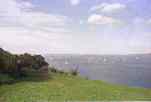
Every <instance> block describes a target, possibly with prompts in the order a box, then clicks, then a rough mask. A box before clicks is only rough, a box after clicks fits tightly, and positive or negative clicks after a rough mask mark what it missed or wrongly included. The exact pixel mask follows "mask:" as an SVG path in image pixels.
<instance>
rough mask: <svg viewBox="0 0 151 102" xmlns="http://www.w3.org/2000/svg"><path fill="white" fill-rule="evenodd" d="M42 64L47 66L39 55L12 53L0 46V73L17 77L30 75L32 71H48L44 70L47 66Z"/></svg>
mask: <svg viewBox="0 0 151 102" xmlns="http://www.w3.org/2000/svg"><path fill="white" fill-rule="evenodd" d="M43 66H48V63H47V62H46V61H45V59H44V57H42V56H41V55H30V54H27V53H25V54H22V55H13V54H11V53H9V52H7V51H4V50H3V49H1V48H0V75H2V74H3V75H4V74H6V75H9V76H10V77H12V78H17V79H19V78H21V77H26V76H29V75H30V76H32V73H33V74H35V73H36V74H37V73H39V74H41V73H42V74H45V73H48V72H47V71H48V70H46V69H48V67H43ZM43 68H44V71H43ZM44 72H45V73H44ZM0 77H2V76H0ZM6 79H7V78H6ZM0 80H1V78H0Z"/></svg>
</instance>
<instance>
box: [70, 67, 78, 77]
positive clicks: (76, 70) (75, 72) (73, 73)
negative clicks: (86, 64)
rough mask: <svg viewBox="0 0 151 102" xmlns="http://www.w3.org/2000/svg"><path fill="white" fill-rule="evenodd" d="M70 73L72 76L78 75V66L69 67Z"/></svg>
mask: <svg viewBox="0 0 151 102" xmlns="http://www.w3.org/2000/svg"><path fill="white" fill-rule="evenodd" d="M70 73H71V74H72V75H74V76H76V75H78V73H79V72H78V68H76V69H71V71H70Z"/></svg>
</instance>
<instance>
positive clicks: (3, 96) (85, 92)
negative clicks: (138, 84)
mask: <svg viewBox="0 0 151 102" xmlns="http://www.w3.org/2000/svg"><path fill="white" fill-rule="evenodd" d="M51 100H53V101H59V100H61V101H63V100H83V101H85V100H89V101H92V100H141V101H142V100H151V89H143V88H128V87H124V86H115V85H110V84H107V83H104V82H101V81H92V80H86V79H83V78H81V77H78V76H72V75H67V74H51V77H50V78H49V79H48V80H47V81H40V82H32V81H23V82H20V83H16V84H13V85H3V86H0V102H49V101H51Z"/></svg>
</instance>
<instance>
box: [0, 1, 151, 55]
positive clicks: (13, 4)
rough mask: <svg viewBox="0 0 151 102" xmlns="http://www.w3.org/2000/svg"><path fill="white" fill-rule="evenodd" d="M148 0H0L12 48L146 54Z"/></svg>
mask: <svg viewBox="0 0 151 102" xmlns="http://www.w3.org/2000/svg"><path fill="white" fill-rule="evenodd" d="M150 4H151V0H0V47H2V48H4V49H5V50H8V51H10V52H13V53H25V52H28V53H33V54H48V53H55V54H63V53H65V54H69V53H70V54H138V53H151V6H150Z"/></svg>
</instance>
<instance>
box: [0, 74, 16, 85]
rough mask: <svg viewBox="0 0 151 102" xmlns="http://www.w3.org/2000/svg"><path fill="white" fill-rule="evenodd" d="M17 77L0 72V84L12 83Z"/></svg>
mask: <svg viewBox="0 0 151 102" xmlns="http://www.w3.org/2000/svg"><path fill="white" fill-rule="evenodd" d="M14 82H15V79H14V78H13V77H11V76H9V75H7V74H0V85H1V84H12V83H14Z"/></svg>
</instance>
